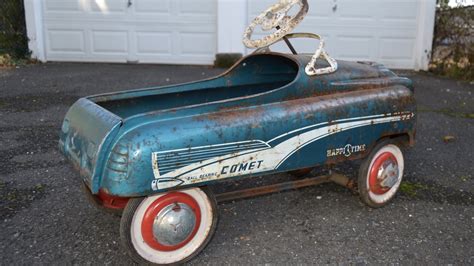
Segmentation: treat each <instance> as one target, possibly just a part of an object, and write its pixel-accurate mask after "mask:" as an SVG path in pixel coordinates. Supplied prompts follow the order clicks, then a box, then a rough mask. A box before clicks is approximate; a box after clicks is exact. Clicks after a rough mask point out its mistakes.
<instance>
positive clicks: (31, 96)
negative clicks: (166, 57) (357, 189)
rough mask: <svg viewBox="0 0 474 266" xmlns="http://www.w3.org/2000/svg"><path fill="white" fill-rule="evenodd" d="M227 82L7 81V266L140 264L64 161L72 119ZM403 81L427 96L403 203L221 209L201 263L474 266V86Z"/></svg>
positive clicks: (424, 77)
mask: <svg viewBox="0 0 474 266" xmlns="http://www.w3.org/2000/svg"><path fill="white" fill-rule="evenodd" d="M220 72H222V70H221V69H212V68H206V67H189V66H151V65H109V64H59V63H50V64H41V65H31V66H27V67H21V68H18V69H7V70H0V250H1V252H0V264H5V265H8V264H61V265H62V264H113V265H115V264H119V265H124V264H125V265H126V264H131V263H132V261H131V260H130V259H129V258H128V256H127V255H126V254H125V251H124V249H122V247H121V246H120V241H119V233H118V229H119V222H120V221H119V218H118V217H116V216H114V215H110V214H104V213H102V212H101V211H99V210H97V209H95V208H94V207H93V206H91V205H90V204H89V203H88V201H87V200H86V198H85V197H84V195H83V194H82V192H81V189H80V180H79V178H78V174H77V173H76V172H75V171H73V170H72V167H71V166H70V165H69V164H68V163H66V162H65V161H64V160H63V159H62V157H61V156H60V154H59V153H58V151H57V140H58V132H59V129H60V124H61V120H62V118H63V116H64V115H65V113H66V111H67V109H68V107H69V106H70V105H71V104H72V103H73V102H74V101H75V100H76V99H78V98H79V97H81V96H86V95H90V94H96V93H103V92H111V91H118V90H125V89H131V88H140V87H146V86H152V85H164V84H171V83H177V82H184V81H191V80H196V79H201V78H204V77H209V76H212V75H215V74H217V73H220ZM402 74H403V75H405V76H408V77H410V78H412V79H413V80H414V82H415V86H416V97H417V100H418V104H419V115H418V128H417V140H418V142H417V144H416V146H415V148H414V149H412V150H409V151H408V152H407V154H406V160H407V165H406V174H405V183H404V185H403V186H402V191H401V193H400V194H399V195H398V197H397V198H396V199H395V200H394V201H393V203H392V204H390V205H389V206H387V207H385V208H382V209H377V210H373V209H370V208H368V207H366V206H365V205H363V204H362V203H360V202H359V200H358V198H357V197H356V196H355V195H353V194H352V193H351V192H349V191H347V190H346V189H344V188H342V187H338V186H336V185H332V184H325V185H321V186H317V187H311V188H306V189H301V190H298V191H291V192H285V193H279V194H273V195H269V196H264V197H259V198H254V199H250V200H242V201H237V202H230V203H225V204H221V205H219V215H220V223H219V225H218V228H217V233H216V235H215V237H214V238H213V240H212V241H211V243H210V244H209V246H208V247H207V248H206V249H205V250H204V252H203V253H202V254H201V255H199V256H198V257H197V258H196V259H195V260H193V261H192V262H191V264H203V263H212V264H221V263H226V264H227V263H229V264H248V263H252V264H255V263H276V264H283V263H285V264H286V263H289V264H296V263H305V264H306V263H307V264H314V263H317V264H323V263H324V264H325V263H331V264H332V263H344V264H345V263H355V264H364V263H371V264H382V263H383V264H385V263H402V264H414V263H422V264H431V263H436V264H470V265H472V264H474V248H473V246H474V232H473V230H474V206H473V204H474V200H473V195H474V194H473V193H474V152H473V146H474V95H473V94H474V86H473V85H470V84H468V83H462V82H457V81H453V80H449V79H444V78H437V77H433V76H430V75H428V74H422V73H414V72H404V73H402ZM446 136H452V137H454V139H451V138H448V139H445V137H446ZM346 170H347V169H346ZM351 171H352V172H353V171H355V170H354V169H351V168H349V172H351ZM267 178H272V177H267ZM252 182H259V180H258V179H256V180H254V181H252ZM217 189H219V188H217Z"/></svg>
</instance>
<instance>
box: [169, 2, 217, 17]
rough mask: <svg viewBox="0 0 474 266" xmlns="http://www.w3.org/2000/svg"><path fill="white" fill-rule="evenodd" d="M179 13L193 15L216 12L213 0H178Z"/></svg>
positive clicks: (212, 14)
mask: <svg viewBox="0 0 474 266" xmlns="http://www.w3.org/2000/svg"><path fill="white" fill-rule="evenodd" d="M178 3H179V4H178V6H179V13H181V14H188V15H190V14H191V15H193V16H199V15H206V16H209V15H211V16H214V15H215V14H216V7H217V6H216V5H215V4H214V2H213V1H202V0H201V1H196V0H179V1H178Z"/></svg>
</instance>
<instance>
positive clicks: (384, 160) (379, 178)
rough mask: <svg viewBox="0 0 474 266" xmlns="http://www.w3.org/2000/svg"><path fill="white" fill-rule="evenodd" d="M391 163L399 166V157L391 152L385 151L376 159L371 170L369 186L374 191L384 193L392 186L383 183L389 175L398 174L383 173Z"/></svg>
mask: <svg viewBox="0 0 474 266" xmlns="http://www.w3.org/2000/svg"><path fill="white" fill-rule="evenodd" d="M391 164H392V166H393V167H398V162H397V158H395V156H394V155H393V154H392V153H390V152H384V153H382V154H380V155H379V156H378V157H377V159H375V161H374V163H373V164H372V168H371V169H370V172H369V188H370V191H371V192H372V193H374V194H377V195H382V194H385V193H386V192H387V191H389V190H390V189H391V188H392V187H391V186H390V187H385V186H383V185H382V182H383V181H384V180H385V179H387V176H390V175H394V174H398V173H392V172H389V173H385V174H384V173H383V172H385V171H386V168H387V167H388V166H390V165H391ZM381 172H382V173H381Z"/></svg>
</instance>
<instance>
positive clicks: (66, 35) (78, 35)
mask: <svg viewBox="0 0 474 266" xmlns="http://www.w3.org/2000/svg"><path fill="white" fill-rule="evenodd" d="M47 36H48V38H47V43H48V45H47V49H48V51H50V52H53V53H81V54H84V53H85V37H84V31H83V30H56V29H53V30H49V31H48V35H47Z"/></svg>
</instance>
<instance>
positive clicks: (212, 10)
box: [43, 0, 217, 64]
mask: <svg viewBox="0 0 474 266" xmlns="http://www.w3.org/2000/svg"><path fill="white" fill-rule="evenodd" d="M216 5H217V4H216V0H200V1H195V0H45V1H44V4H43V14H44V15H43V23H44V24H43V25H44V39H45V51H46V60H50V61H89V62H139V63H173V64H176V63H178V64H185V63H188V64H211V63H212V62H213V61H214V56H215V52H216V9H217V8H216Z"/></svg>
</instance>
